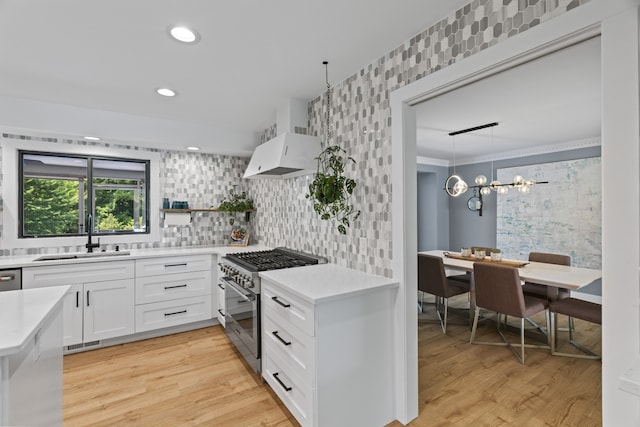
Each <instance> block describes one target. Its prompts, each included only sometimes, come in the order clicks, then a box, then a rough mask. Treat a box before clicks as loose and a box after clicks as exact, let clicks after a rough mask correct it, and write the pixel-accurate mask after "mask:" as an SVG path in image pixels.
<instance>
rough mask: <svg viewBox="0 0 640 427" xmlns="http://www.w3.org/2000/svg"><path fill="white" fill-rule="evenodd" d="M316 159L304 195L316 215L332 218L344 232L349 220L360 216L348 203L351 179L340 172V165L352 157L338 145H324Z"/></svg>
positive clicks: (325, 218)
mask: <svg viewBox="0 0 640 427" xmlns="http://www.w3.org/2000/svg"><path fill="white" fill-rule="evenodd" d="M317 159H318V171H317V173H316V176H315V177H314V179H313V181H312V182H311V184H309V192H308V193H307V194H306V198H307V199H311V201H313V210H314V211H315V212H316V213H317V214H318V215H320V219H323V220H330V219H335V220H336V221H337V222H338V231H339V232H340V234H347V227H349V226H350V225H351V221H353V220H356V219H357V218H358V217H359V216H360V211H359V210H355V209H354V207H353V205H351V204H350V203H349V201H350V199H351V196H352V195H353V189H354V188H355V187H356V182H355V180H353V179H351V178H347V177H346V176H344V167H345V165H346V164H347V163H349V162H353V163H355V160H354V159H353V158H352V157H347V156H346V151H345V150H344V149H343V148H341V147H340V146H338V145H331V146H329V147H327V148H325V149H324V150H323V151H322V152H321V153H320V155H319V156H318V157H317Z"/></svg>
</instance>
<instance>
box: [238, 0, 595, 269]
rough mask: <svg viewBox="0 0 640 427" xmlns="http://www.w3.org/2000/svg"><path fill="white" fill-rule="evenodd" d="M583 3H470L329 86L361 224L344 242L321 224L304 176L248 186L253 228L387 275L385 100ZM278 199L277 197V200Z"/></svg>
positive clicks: (280, 242) (317, 121)
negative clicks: (349, 162)
mask: <svg viewBox="0 0 640 427" xmlns="http://www.w3.org/2000/svg"><path fill="white" fill-rule="evenodd" d="M587 2H588V0H571V1H569V0H474V1H472V2H470V3H469V4H468V5H466V6H464V7H463V8H461V9H459V10H457V11H455V12H454V13H452V14H451V15H449V16H447V17H446V18H444V19H442V20H441V21H439V22H437V23H436V24H435V25H433V26H431V27H429V28H427V29H426V30H424V31H422V32H421V33H419V34H416V35H415V36H414V37H412V38H411V39H409V40H407V41H406V42H405V43H404V44H403V45H401V46H398V47H397V48H396V49H394V50H393V51H391V52H388V53H387V54H385V55H384V56H381V57H380V58H379V59H378V60H377V61H375V62H374V63H371V64H368V65H366V66H364V67H363V68H362V69H361V70H360V71H359V72H357V73H356V74H354V75H352V76H350V77H349V78H347V79H346V80H345V81H343V82H340V83H338V84H334V85H333V88H332V97H331V100H332V102H331V106H330V108H331V110H330V117H331V125H330V127H331V130H332V132H333V134H334V135H335V137H334V138H333V139H332V140H331V141H330V142H331V144H339V145H340V146H342V147H343V148H345V149H346V150H347V152H348V154H349V155H350V156H352V157H353V158H354V159H355V160H356V162H357V164H356V165H354V166H353V167H351V168H350V169H349V170H348V171H347V173H348V174H349V176H350V177H352V178H354V179H355V180H356V181H357V183H358V185H357V187H356V189H355V192H354V194H355V202H356V203H355V204H356V206H355V207H356V209H360V210H361V211H362V214H361V215H360V218H359V219H358V220H357V221H356V222H355V224H353V225H352V227H351V228H350V229H348V230H347V235H346V236H342V235H340V234H338V233H337V232H336V231H335V227H334V226H333V225H332V224H328V223H327V222H326V221H321V220H319V219H318V217H317V215H315V213H314V212H313V208H312V206H311V204H310V203H308V201H307V200H306V199H305V198H304V193H305V192H306V188H307V180H308V179H309V177H300V178H294V179H287V180H283V181H278V180H273V181H269V180H263V181H252V182H251V183H250V184H251V192H252V194H253V195H255V198H256V203H257V209H258V211H259V212H260V215H258V216H257V218H256V229H257V231H258V233H259V235H260V238H261V241H262V242H263V243H265V244H267V245H269V246H289V247H292V248H295V249H299V250H305V251H309V252H313V253H318V254H321V255H324V256H327V257H328V258H329V260H330V261H331V262H335V263H337V264H341V265H344V266H347V267H351V268H355V269H357V270H362V271H366V272H369V273H374V274H379V275H383V276H387V277H391V276H392V269H391V261H392V259H393V253H392V236H391V228H392V224H391V200H392V188H391V167H392V162H391V160H392V159H391V132H390V131H391V111H390V108H389V94H390V93H391V92H392V91H393V90H395V89H397V88H399V87H402V86H405V85H407V84H409V83H412V82H414V81H416V80H418V79H420V78H422V77H424V76H426V75H429V74H431V73H433V72H435V71H438V70H440V69H442V68H445V67H446V66H447V65H450V64H453V63H455V62H458V61H461V60H463V59H464V58H466V57H468V56H470V55H473V54H474V53H477V52H479V51H481V50H484V49H486V48H488V47H489V46H492V45H495V44H496V43H499V42H500V41H502V40H505V39H507V38H509V37H512V36H514V35H517V34H519V33H521V32H523V31H526V30H528V29H529V28H532V27H534V26H536V25H538V24H540V23H542V22H544V21H547V20H549V19H552V18H553V17H555V16H558V15H560V14H562V13H565V12H567V11H568V10H571V9H573V8H575V7H578V6H580V5H582V4H586V3H587ZM324 99H325V98H324V96H323V94H320V95H319V96H318V97H317V98H316V99H314V100H313V101H312V102H311V103H310V106H309V133H310V134H311V135H319V136H321V135H323V121H324V120H325V114H324V113H325V112H326V105H325V101H324ZM274 194H278V195H279V196H280V197H277V198H274V197H273V195H274Z"/></svg>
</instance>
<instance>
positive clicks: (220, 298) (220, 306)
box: [214, 267, 226, 327]
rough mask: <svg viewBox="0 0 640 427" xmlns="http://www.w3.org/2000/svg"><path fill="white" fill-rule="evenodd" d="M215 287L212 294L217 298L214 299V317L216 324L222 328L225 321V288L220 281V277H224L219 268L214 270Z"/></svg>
mask: <svg viewBox="0 0 640 427" xmlns="http://www.w3.org/2000/svg"><path fill="white" fill-rule="evenodd" d="M216 276H217V277H216V281H215V283H216V287H215V291H214V294H215V295H216V296H217V298H215V300H216V305H215V307H216V312H215V315H216V317H217V319H218V322H220V324H221V325H222V326H223V327H224V326H225V321H224V315H225V312H226V307H225V304H226V301H225V295H224V292H225V290H224V287H225V286H226V285H225V284H224V283H222V282H221V281H220V277H222V276H224V274H222V271H220V267H218V268H216Z"/></svg>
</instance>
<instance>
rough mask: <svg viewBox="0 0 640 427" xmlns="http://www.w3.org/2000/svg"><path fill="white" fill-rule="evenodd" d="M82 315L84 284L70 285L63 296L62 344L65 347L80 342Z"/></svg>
mask: <svg viewBox="0 0 640 427" xmlns="http://www.w3.org/2000/svg"><path fill="white" fill-rule="evenodd" d="M83 317H84V286H82V283H78V284H74V285H71V288H70V289H69V292H67V294H66V295H65V297H64V309H63V311H62V330H63V335H62V344H63V345H64V346H65V347H66V346H69V345H76V344H80V343H82V336H83V330H82V328H83V324H84V321H83Z"/></svg>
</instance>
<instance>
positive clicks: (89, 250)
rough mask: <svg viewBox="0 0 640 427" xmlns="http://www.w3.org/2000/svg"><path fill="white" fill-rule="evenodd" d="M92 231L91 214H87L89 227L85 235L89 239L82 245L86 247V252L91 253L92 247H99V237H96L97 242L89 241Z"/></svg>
mask: <svg viewBox="0 0 640 427" xmlns="http://www.w3.org/2000/svg"><path fill="white" fill-rule="evenodd" d="M92 233H93V215H91V214H89V228H88V229H87V235H88V237H89V241H88V242H87V244H86V245H84V247H85V248H87V252H88V253H91V252H93V249H94V248H99V247H100V238H99V237H98V243H91V234H92Z"/></svg>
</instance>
